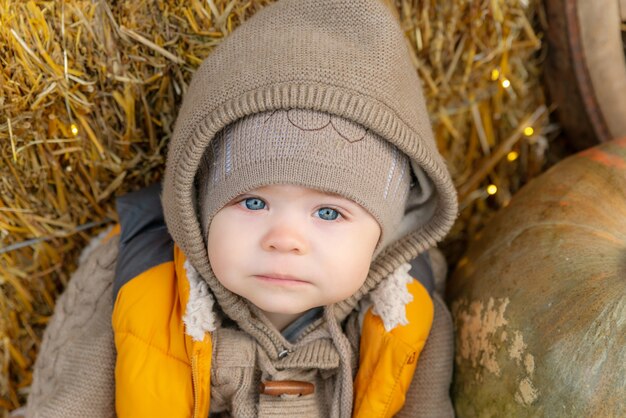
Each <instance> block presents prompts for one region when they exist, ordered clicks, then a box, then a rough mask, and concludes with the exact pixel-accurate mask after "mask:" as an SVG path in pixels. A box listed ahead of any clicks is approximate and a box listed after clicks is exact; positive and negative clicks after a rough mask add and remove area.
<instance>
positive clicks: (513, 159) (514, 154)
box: [506, 151, 519, 162]
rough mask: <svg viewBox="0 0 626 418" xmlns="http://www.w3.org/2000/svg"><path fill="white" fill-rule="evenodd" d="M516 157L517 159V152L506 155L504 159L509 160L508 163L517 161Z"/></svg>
mask: <svg viewBox="0 0 626 418" xmlns="http://www.w3.org/2000/svg"><path fill="white" fill-rule="evenodd" d="M518 157H519V154H518V153H517V151H511V152H509V153H508V154H507V155H506V159H507V160H509V161H510V162H513V161H515V160H517V158H518Z"/></svg>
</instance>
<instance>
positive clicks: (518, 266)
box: [447, 139, 626, 418]
mask: <svg viewBox="0 0 626 418" xmlns="http://www.w3.org/2000/svg"><path fill="white" fill-rule="evenodd" d="M447 299H448V302H449V304H450V307H451V311H452V315H453V317H454V322H455V332H456V341H455V343H456V346H455V372H454V381H453V386H452V396H453V400H454V403H455V409H456V413H457V415H458V416H459V417H462V418H463V417H591V416H593V417H626V139H622V140H616V141H612V142H609V143H605V144H604V145H601V146H598V147H595V148H591V149H589V150H587V151H584V152H582V153H579V154H577V155H575V156H573V157H570V158H568V159H566V160H563V161H561V162H560V163H559V164H557V165H556V166H554V167H552V168H551V169H550V170H548V171H547V172H546V173H544V174H543V175H541V176H540V177H538V178H536V179H535V180H533V181H531V182H530V183H529V184H527V185H526V186H525V187H524V188H523V189H522V190H520V191H519V193H518V194H516V195H515V197H514V198H513V199H512V201H511V203H510V204H509V206H507V207H506V208H504V209H502V210H501V211H500V212H499V213H498V214H497V215H496V216H494V218H493V220H492V221H491V222H490V223H489V225H488V226H487V227H485V229H484V230H483V231H482V232H481V233H480V235H479V236H477V237H476V239H475V240H474V241H473V242H472V243H471V244H470V247H469V249H468V252H467V254H466V255H465V256H464V257H463V258H462V259H461V261H460V262H459V265H458V267H457V270H456V271H455V273H454V274H453V276H452V278H451V280H450V282H449V284H448V293H447Z"/></svg>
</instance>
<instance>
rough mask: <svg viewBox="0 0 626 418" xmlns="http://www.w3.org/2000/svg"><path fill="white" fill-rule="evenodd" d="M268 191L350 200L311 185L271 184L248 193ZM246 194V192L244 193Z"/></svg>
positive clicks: (285, 194)
mask: <svg viewBox="0 0 626 418" xmlns="http://www.w3.org/2000/svg"><path fill="white" fill-rule="evenodd" d="M255 192H257V193H267V194H275V195H284V196H291V195H293V196H300V197H302V196H311V197H334V198H337V199H343V200H348V201H352V200H350V199H348V198H347V197H345V196H343V195H340V194H338V193H334V192H330V191H326V190H320V189H314V188H311V187H306V186H300V185H295V184H270V185H267V186H262V187H257V188H255V189H252V190H250V191H248V192H247V193H255ZM244 194H245V193H244Z"/></svg>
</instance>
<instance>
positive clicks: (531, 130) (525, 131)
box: [524, 126, 535, 136]
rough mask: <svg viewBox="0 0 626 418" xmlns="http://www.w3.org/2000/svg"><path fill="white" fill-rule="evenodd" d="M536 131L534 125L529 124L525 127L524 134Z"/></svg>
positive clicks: (529, 134)
mask: <svg viewBox="0 0 626 418" xmlns="http://www.w3.org/2000/svg"><path fill="white" fill-rule="evenodd" d="M534 133H535V130H534V129H533V127H532V126H527V127H525V128H524V135H526V136H531V135H532V134H534Z"/></svg>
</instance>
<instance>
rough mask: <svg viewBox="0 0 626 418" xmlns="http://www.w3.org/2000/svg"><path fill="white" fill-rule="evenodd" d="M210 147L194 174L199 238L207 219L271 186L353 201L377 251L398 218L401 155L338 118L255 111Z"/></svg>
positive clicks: (402, 194) (403, 193)
mask: <svg viewBox="0 0 626 418" xmlns="http://www.w3.org/2000/svg"><path fill="white" fill-rule="evenodd" d="M211 145H212V146H211V147H208V148H207V151H206V152H205V153H204V157H203V159H202V163H201V165H200V169H199V172H198V183H199V187H198V195H199V196H198V205H199V207H200V223H201V225H202V231H203V235H204V237H205V238H206V236H207V233H208V227H209V225H208V220H210V219H213V217H214V216H215V214H216V213H217V212H218V211H219V210H220V209H221V208H222V207H223V206H224V205H225V204H226V203H228V202H229V201H230V200H232V199H233V198H235V197H236V196H237V195H239V194H241V193H245V192H247V191H249V190H252V189H254V188H257V187H262V186H266V185H270V184H281V183H282V184H296V185H300V186H306V187H311V188H314V189H318V190H322V191H325V192H331V193H337V194H339V195H342V196H344V197H346V198H348V199H351V200H352V201H354V202H356V203H358V204H359V205H361V206H362V207H363V208H365V209H366V210H367V211H368V212H369V213H370V214H371V215H372V216H373V217H374V218H375V219H376V220H377V221H378V223H379V225H380V227H381V231H382V234H381V238H380V239H379V240H378V245H377V249H378V246H379V245H380V243H382V242H383V235H385V234H389V233H392V232H393V231H394V230H395V229H396V228H397V227H398V225H399V223H400V221H401V219H402V215H403V214H404V208H405V204H406V198H407V195H408V192H409V186H410V183H411V174H410V171H411V170H410V168H409V161H408V158H407V157H406V155H404V154H403V153H402V152H401V151H399V150H398V148H397V147H395V146H394V145H393V144H391V143H390V142H389V141H386V140H384V139H383V138H381V137H380V136H378V135H376V134H375V133H373V132H372V131H370V130H369V129H367V128H364V127H363V126H361V125H359V124H356V123H354V122H352V121H349V120H347V119H344V118H341V117H339V116H334V115H331V114H328V113H324V112H319V111H315V110H304V109H288V110H287V109H280V110H274V111H267V112H261V113H256V114H252V115H248V116H246V117H244V118H242V119H239V120H237V121H236V122H235V123H232V124H229V125H228V126H226V127H225V128H224V129H223V130H221V131H220V132H219V133H218V134H217V135H216V138H215V140H213V141H212V142H211ZM385 237H386V235H385Z"/></svg>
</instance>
